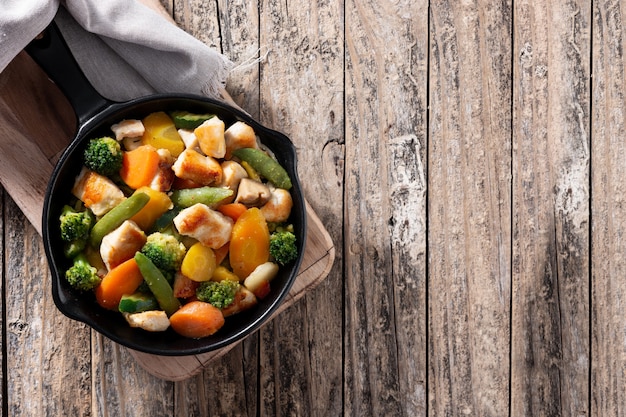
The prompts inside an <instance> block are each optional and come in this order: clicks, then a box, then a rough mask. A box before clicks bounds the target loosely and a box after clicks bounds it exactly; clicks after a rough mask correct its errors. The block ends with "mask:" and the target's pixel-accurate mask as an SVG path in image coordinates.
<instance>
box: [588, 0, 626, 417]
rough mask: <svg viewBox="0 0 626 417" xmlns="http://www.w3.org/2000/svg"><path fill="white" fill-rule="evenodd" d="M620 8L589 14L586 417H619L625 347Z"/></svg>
mask: <svg viewBox="0 0 626 417" xmlns="http://www.w3.org/2000/svg"><path fill="white" fill-rule="evenodd" d="M624 21H626V4H624V2H610V1H599V2H596V3H594V7H593V33H592V50H593V57H592V58H593V60H592V66H593V86H592V95H591V96H592V97H593V99H592V100H593V101H592V103H591V108H592V109H593V113H592V126H591V135H592V138H593V142H592V143H593V150H592V153H591V157H592V159H591V166H592V183H591V187H592V190H593V193H592V201H591V212H592V230H593V234H592V248H591V257H592V258H591V261H592V262H591V264H592V279H591V282H592V284H591V285H592V286H591V291H592V295H591V297H592V298H591V307H592V308H591V315H592V316H591V324H592V328H591V343H592V346H591V349H592V352H591V390H592V391H591V411H590V413H589V414H590V415H597V416H611V415H613V416H615V415H622V414H623V413H624V405H625V404H626V393H625V392H624V389H623V387H624V386H625V385H626V377H625V375H626V365H625V364H624V360H623V359H624V357H625V356H626V342H625V341H624V338H623V327H624V309H623V300H624V298H626V284H625V283H624V279H623V277H624V276H626V242H625V241H624V239H623V236H624V234H625V233H626V214H625V211H624V200H626V189H625V187H624V178H626V159H625V158H624V155H626V144H625V143H624V137H626V127H625V125H624V109H626V98H625V97H626V77H625V74H624V71H625V70H624V62H626V61H625V58H624V50H623V46H622V45H623V42H624V38H625V35H626V33H625V29H624V26H623V22H624Z"/></svg>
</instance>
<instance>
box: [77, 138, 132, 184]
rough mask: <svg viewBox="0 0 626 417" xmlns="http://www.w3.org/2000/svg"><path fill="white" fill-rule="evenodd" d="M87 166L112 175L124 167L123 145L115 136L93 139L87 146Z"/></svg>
mask: <svg viewBox="0 0 626 417" xmlns="http://www.w3.org/2000/svg"><path fill="white" fill-rule="evenodd" d="M84 158H85V166H86V167H87V168H89V169H90V170H92V171H95V172H97V173H98V174H101V175H106V176H110V175H113V174H116V173H118V172H119V170H120V169H121V168H122V159H123V153H122V147H121V146H120V144H119V143H118V142H117V141H116V140H115V139H113V138H111V137H108V136H105V137H102V138H97V139H91V140H90V141H89V143H88V144H87V148H85V153H84Z"/></svg>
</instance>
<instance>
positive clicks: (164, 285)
mask: <svg viewBox="0 0 626 417" xmlns="http://www.w3.org/2000/svg"><path fill="white" fill-rule="evenodd" d="M135 262H137V266H138V267H139V271H141V275H143V279H144V281H146V283H147V284H148V288H150V291H151V292H152V294H153V295H154V298H156V300H157V302H158V303H159V306H160V307H161V308H162V309H163V311H165V313H166V314H167V315H168V317H169V316H171V315H172V314H174V313H175V312H176V311H177V310H178V309H179V308H180V301H178V298H176V297H174V291H173V290H172V287H171V286H170V284H169V283H168V282H167V279H165V277H164V276H163V273H161V271H160V270H159V268H157V267H156V266H155V265H154V264H153V263H152V261H151V260H150V258H148V257H147V256H146V255H144V254H143V253H141V252H137V253H136V254H135Z"/></svg>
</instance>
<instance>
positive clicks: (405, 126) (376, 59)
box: [344, 1, 428, 416]
mask: <svg viewBox="0 0 626 417" xmlns="http://www.w3.org/2000/svg"><path fill="white" fill-rule="evenodd" d="M345 10H346V11H345V13H346V16H345V21H346V28H345V33H346V35H345V36H346V41H345V43H346V85H345V106H346V108H345V118H346V119H345V126H346V127H345V129H346V133H345V136H346V138H345V141H346V162H345V163H346V169H345V197H344V199H345V218H344V230H345V232H344V233H345V236H344V241H345V242H346V248H345V250H346V258H345V272H344V274H345V278H344V279H345V301H344V302H345V313H344V314H345V322H344V323H345V324H344V326H345V327H346V335H345V341H344V344H345V359H344V362H345V364H344V367H345V382H344V384H345V399H344V401H345V404H344V413H345V414H346V415H359V416H370V415H371V416H378V415H394V416H412V415H420V414H423V413H424V412H425V410H426V407H427V404H426V360H427V358H426V356H425V351H426V338H425V335H426V175H427V173H426V159H425V158H426V149H427V141H426V124H425V121H426V106H427V100H426V97H427V96H426V92H427V90H426V87H427V73H426V71H427V56H428V32H427V30H426V29H427V20H428V14H427V10H428V3H427V2H422V1H418V2H404V1H400V2H383V3H380V2H379V3H374V2H358V1H348V2H346V6H345Z"/></svg>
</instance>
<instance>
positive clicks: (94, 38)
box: [0, 0, 232, 101]
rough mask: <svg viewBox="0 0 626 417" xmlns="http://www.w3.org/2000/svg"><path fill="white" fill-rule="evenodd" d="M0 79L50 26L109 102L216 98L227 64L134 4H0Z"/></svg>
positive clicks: (39, 0) (83, 0)
mask: <svg viewBox="0 0 626 417" xmlns="http://www.w3.org/2000/svg"><path fill="white" fill-rule="evenodd" d="M0 9H1V10H2V12H1V13H0V72H1V71H2V70H4V68H6V66H7V65H8V64H9V63H10V62H11V60H12V59H13V58H14V57H15V56H16V55H17V54H18V53H19V52H20V51H21V50H22V49H23V48H24V47H25V46H26V45H27V44H28V43H29V42H30V41H31V40H32V39H33V38H34V37H35V36H36V35H37V34H39V33H40V32H41V31H42V30H43V29H44V28H45V27H46V26H48V24H49V23H50V22H51V21H52V20H53V19H54V20H55V22H56V23H57V25H58V26H59V29H60V30H61V32H62V34H63V36H64V37H65V39H66V41H67V43H68V45H69V46H70V48H71V50H72V53H73V54H74V56H75V58H76V60H77V61H78V63H79V65H80V66H81V68H82V70H83V72H84V73H85V75H86V76H87V78H88V79H89V80H90V82H91V83H92V85H93V86H94V88H95V89H96V90H98V92H99V93H100V94H102V95H103V96H104V97H106V98H108V99H110V100H114V101H125V100H128V99H131V98H135V97H139V96H143V95H146V94H151V93H154V92H185V93H194V94H200V95H205V96H210V97H217V98H219V96H220V95H219V91H220V89H222V88H223V86H224V84H225V82H226V79H227V77H228V74H229V71H230V69H231V68H232V63H231V62H230V61H229V60H228V59H227V58H226V57H225V56H223V55H221V54H220V53H218V52H217V51H215V50H213V49H212V48H210V47H208V46H207V45H205V44H204V43H202V42H201V41H200V40H198V39H196V38H194V37H193V36H191V35H190V34H188V33H187V32H185V31H184V30H182V29H180V28H179V27H177V26H176V25H175V24H173V23H172V22H170V21H168V20H167V19H166V18H165V17H163V16H162V15H160V14H159V13H157V12H156V11H155V10H152V9H151V8H149V7H147V6H145V5H143V4H141V3H140V2H138V1H136V0H66V1H63V2H60V1H59V0H0Z"/></svg>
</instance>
